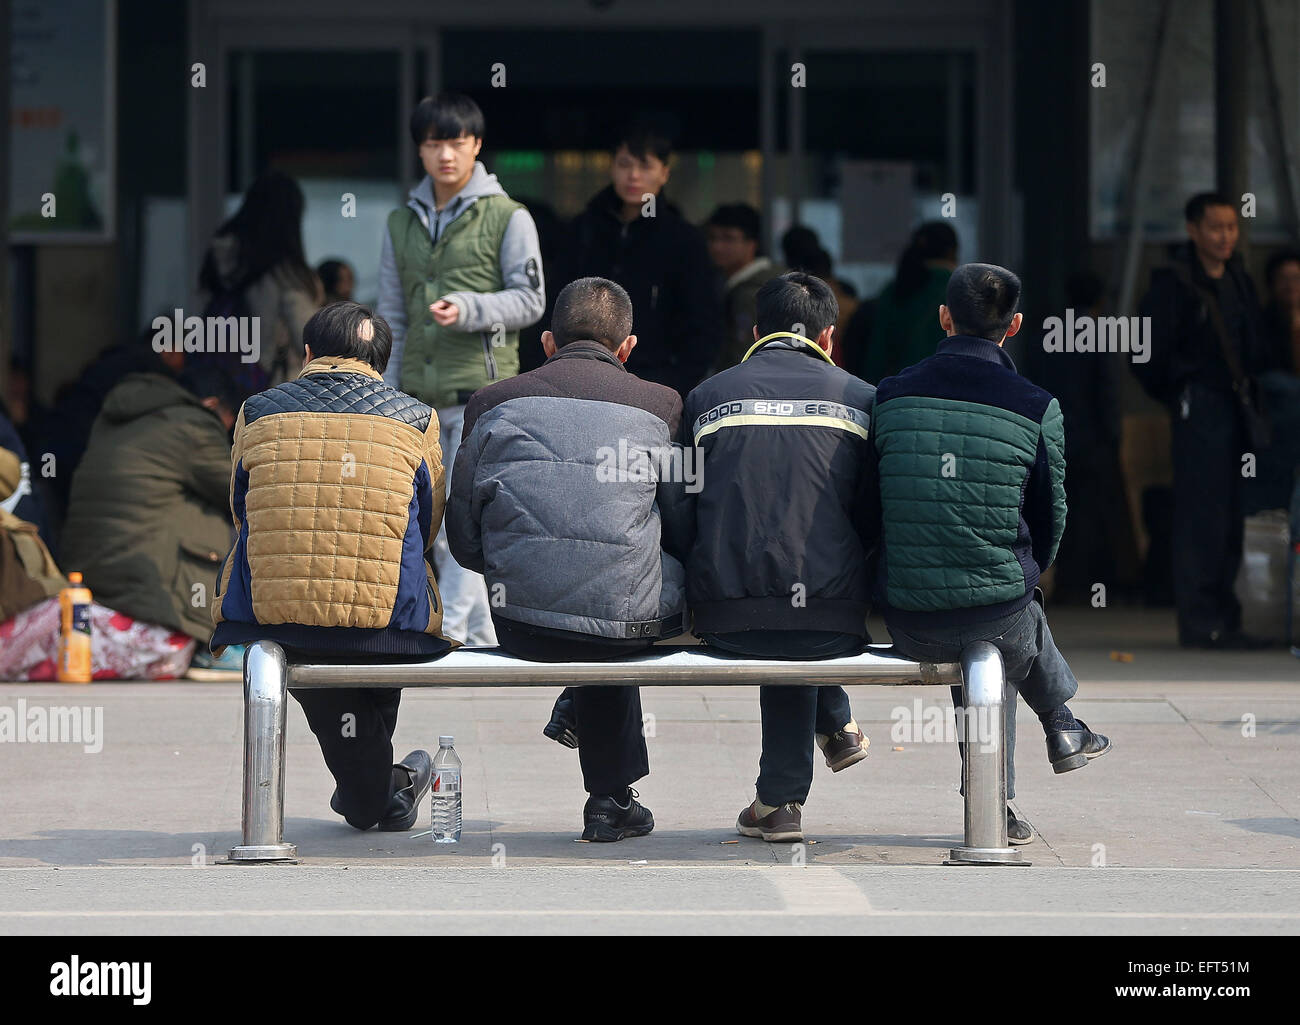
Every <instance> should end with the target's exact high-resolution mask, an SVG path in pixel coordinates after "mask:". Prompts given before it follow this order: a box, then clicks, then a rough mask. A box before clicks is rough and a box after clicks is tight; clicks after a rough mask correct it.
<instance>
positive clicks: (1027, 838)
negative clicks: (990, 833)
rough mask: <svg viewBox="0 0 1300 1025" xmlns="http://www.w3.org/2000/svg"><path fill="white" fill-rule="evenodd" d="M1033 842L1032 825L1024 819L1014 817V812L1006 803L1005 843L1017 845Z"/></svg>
mask: <svg viewBox="0 0 1300 1025" xmlns="http://www.w3.org/2000/svg"><path fill="white" fill-rule="evenodd" d="M1033 842H1034V827H1033V826H1031V825H1030V824H1029V823H1028V822H1026V821H1025V820H1024V819H1018V818H1016V813H1015V812H1013V811H1012V810H1011V805H1009V804H1008V805H1007V843H1013V844H1016V845H1017V846H1019V845H1021V844H1027V843H1033Z"/></svg>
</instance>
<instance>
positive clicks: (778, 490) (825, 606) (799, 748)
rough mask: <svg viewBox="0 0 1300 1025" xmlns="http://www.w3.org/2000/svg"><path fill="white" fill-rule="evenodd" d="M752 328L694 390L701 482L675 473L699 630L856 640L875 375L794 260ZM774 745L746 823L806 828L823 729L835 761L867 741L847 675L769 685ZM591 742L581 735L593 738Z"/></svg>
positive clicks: (775, 834) (690, 422)
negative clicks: (680, 479) (737, 352)
mask: <svg viewBox="0 0 1300 1025" xmlns="http://www.w3.org/2000/svg"><path fill="white" fill-rule="evenodd" d="M756 309H757V317H758V324H757V326H756V327H754V329H753V337H754V342H753V344H752V345H751V347H750V349H749V351H748V352H747V353H746V354H745V356H744V359H743V360H742V361H741V363H740V364H739V365H738V366H735V367H732V368H730V369H729V370H724V371H722V372H721V373H719V374H716V375H714V376H713V377H710V378H709V379H708V380H707V381H705V382H704V383H703V384H701V385H700V386H699V387H698V388H696V389H695V390H694V391H693V392H691V394H690V397H689V398H688V399H687V400H686V411H685V418H684V421H683V431H682V433H683V440H682V443H683V445H685V446H690V447H692V449H693V450H694V451H696V452H698V453H700V455H699V456H698V457H697V458H696V459H695V460H694V464H695V465H697V466H700V467H701V468H702V469H703V471H704V472H703V489H702V490H700V491H699V492H698V494H692V493H690V492H689V491H688V490H687V489H686V488H685V487H683V486H681V485H677V486H675V487H674V488H673V489H672V491H671V492H670V494H669V498H668V501H667V502H665V504H664V524H665V536H666V538H667V539H668V541H669V543H670V544H671V546H672V550H674V551H678V552H680V553H682V554H683V556H684V558H685V560H686V567H687V577H686V589H687V600H688V602H689V604H690V607H691V611H692V615H693V617H694V630H695V633H696V635H697V636H699V637H700V638H701V639H702V640H703V641H704V642H705V643H706V644H708V645H709V646H710V647H715V648H719V649H721V650H723V651H728V652H733V653H736V654H742V655H748V656H752V657H757V658H785V659H813V658H831V657H834V656H837V655H848V654H854V653H856V652H859V651H861V650H862V647H863V644H864V641H865V639H866V634H867V610H868V601H869V598H870V589H871V587H870V575H869V572H868V557H869V555H870V553H871V552H872V551H873V549H874V548H875V546H876V535H875V533H874V528H873V527H872V526H870V520H871V517H870V516H869V515H866V513H867V508H866V505H865V501H866V499H867V498H868V497H869V496H870V494H871V491H870V489H869V487H868V482H867V479H866V473H865V468H866V467H867V466H868V462H867V459H866V445H867V429H868V425H869V423H870V417H871V404H872V399H873V395H874V392H875V389H873V388H872V387H871V385H869V384H866V383H865V382H863V381H861V380H859V379H858V378H856V377H854V376H853V375H852V374H849V373H848V372H847V371H844V370H841V369H839V368H838V367H836V366H834V365H833V364H832V363H831V359H830V350H831V344H832V336H833V334H834V331H835V320H836V317H837V315H838V312H839V311H838V306H837V304H836V302H835V296H834V294H833V293H832V292H831V290H830V288H829V287H828V286H827V285H826V283H825V282H823V281H821V280H820V279H818V278H815V277H813V276H812V275H811V274H803V273H800V272H793V273H790V274H785V275H782V276H781V277H778V278H773V279H772V280H770V281H768V282H767V283H766V284H764V285H763V287H762V288H760V289H759V291H758V296H757V300H756ZM759 700H760V703H761V706H762V714H763V755H762V759H761V760H760V762H759V772H758V781H757V784H756V787H755V789H756V790H757V798H756V800H755V801H754V802H753V803H752V804H750V805H749V806H747V807H746V808H745V809H744V811H742V812H741V813H740V818H739V820H738V821H737V823H736V828H737V829H738V831H739V832H740V833H741V834H742V835H743V836H754V837H761V838H762V839H764V840H767V841H769V842H792V841H799V840H802V839H803V825H802V809H803V804H804V802H805V801H806V800H807V798H808V791H809V789H810V787H811V786H812V774H813V754H812V751H813V743H814V740H815V741H816V743H817V744H818V745H819V746H820V747H821V748H822V750H823V754H824V755H825V758H826V764H827V765H829V766H830V767H831V769H832V770H833V771H835V772H838V771H840V770H841V769H844V768H847V767H848V766H850V765H852V764H854V763H855V762H858V761H861V760H862V759H863V758H865V757H866V755H867V738H866V737H865V736H863V734H862V731H861V730H860V729H859V728H858V725H857V723H856V722H854V721H853V716H852V713H851V712H850V709H849V698H848V695H847V694H846V693H845V691H844V689H843V688H842V687H805V686H784V687H760V688H759ZM584 742H585V738H584Z"/></svg>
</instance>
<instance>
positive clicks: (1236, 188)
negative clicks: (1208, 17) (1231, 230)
mask: <svg viewBox="0 0 1300 1025" xmlns="http://www.w3.org/2000/svg"><path fill="white" fill-rule="evenodd" d="M1249 15H1250V9H1249V4H1247V3H1243V2H1242V0H1216V3H1215V5H1214V164H1215V170H1216V172H1217V174H1216V177H1217V178H1218V182H1217V184H1218V187H1219V190H1220V191H1221V192H1223V193H1224V194H1225V195H1226V196H1227V197H1228V199H1229V200H1231V201H1232V203H1233V205H1236V204H1238V203H1240V202H1241V194H1242V192H1243V191H1244V190H1245V185H1246V175H1247V164H1248V156H1247V146H1246V126H1247V122H1248V121H1249V115H1250V82H1249V78H1248V76H1249V73H1250V69H1249V65H1248V63H1247V62H1248V61H1249V60H1250V43H1249V33H1248V30H1247V18H1248V17H1249Z"/></svg>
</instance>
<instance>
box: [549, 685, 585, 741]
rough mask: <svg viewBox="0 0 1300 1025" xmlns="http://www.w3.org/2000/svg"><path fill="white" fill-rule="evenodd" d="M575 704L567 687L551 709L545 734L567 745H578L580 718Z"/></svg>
mask: <svg viewBox="0 0 1300 1025" xmlns="http://www.w3.org/2000/svg"><path fill="white" fill-rule="evenodd" d="M573 706H574V701H573V695H572V694H570V693H569V691H568V689H567V688H566V689H565V690H564V691H563V692H562V693H561V694H560V696H559V698H557V699H556V702H555V707H554V708H552V709H551V721H550V722H548V723H547V724H546V725H545V726H543V727H542V733H543V734H545V735H546V736H548V737H550V738H551V739H552V740H553V741H555V742H556V743H557V744H563V745H564V746H565V747H577V746H578V719H577V716H576V715H575V714H574V710H573Z"/></svg>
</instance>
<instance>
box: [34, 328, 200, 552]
mask: <svg viewBox="0 0 1300 1025" xmlns="http://www.w3.org/2000/svg"><path fill="white" fill-rule="evenodd" d="M153 335H154V332H153V329H152V328H146V329H145V330H144V331H142V332H140V334H138V335H137V336H136V337H135V338H131V339H128V340H126V341H124V342H121V343H120V344H117V345H112V346H110V347H109V348H107V349H105V350H104V351H103V352H101V353H100V354H99V355H98V356H96V357H95V358H94V359H93V360H92V361H91V362H90V364H89V365H87V366H86V368H85V369H84V370H82V372H81V373H80V374H79V375H78V376H77V379H76V380H75V381H71V382H69V383H68V384H65V385H64V386H63V387H61V388H60V389H59V390H58V392H57V393H56V394H55V396H54V404H53V405H52V406H48V407H46V406H40V405H38V404H36V403H32V402H30V401H29V393H28V394H25V395H24V396H23V399H24V401H23V403H22V408H23V411H24V415H22V416H21V419H20V418H19V416H15V423H16V424H17V425H18V427H19V429H20V433H21V434H22V436H23V437H24V438H25V439H26V442H27V446H28V450H29V451H31V452H35V453H36V461H37V466H38V472H37V473H34V474H33V475H32V479H31V483H32V487H33V488H34V489H35V490H36V491H37V492H38V493H40V494H41V496H42V498H43V499H44V502H45V505H46V514H47V515H48V517H49V520H50V528H51V530H52V533H53V534H54V536H55V538H56V539H57V537H58V535H59V533H60V531H61V529H62V527H61V525H62V523H63V518H64V516H65V514H66V511H67V508H68V501H69V498H70V496H71V492H72V476H73V474H74V473H75V471H76V469H77V467H78V466H79V465H80V464H81V459H82V456H83V455H84V453H85V451H86V445H87V443H88V442H89V440H90V430H91V427H92V426H93V425H94V423H95V418H96V417H98V416H99V411H100V408H101V407H102V406H103V405H104V399H105V397H106V396H107V395H108V393H109V392H111V391H112V390H113V389H114V388H116V387H117V386H118V384H119V383H120V382H121V381H122V380H123V379H124V378H125V377H126V376H127V375H128V374H163V375H165V376H169V377H175V376H176V375H177V374H179V373H180V371H181V369H182V368H183V367H184V365H185V354H184V353H183V352H172V351H168V352H162V353H159V352H155V351H154V347H153V345H152V340H153ZM46 460H48V462H46ZM47 467H48V470H47ZM43 536H44V535H43ZM46 543H47V544H49V545H50V548H51V550H53V551H54V553H55V555H58V554H59V548H58V545H56V544H53V543H50V541H49V538H48V537H46Z"/></svg>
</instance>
